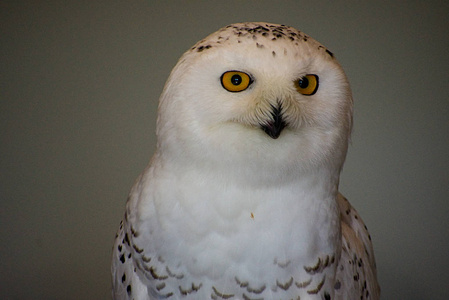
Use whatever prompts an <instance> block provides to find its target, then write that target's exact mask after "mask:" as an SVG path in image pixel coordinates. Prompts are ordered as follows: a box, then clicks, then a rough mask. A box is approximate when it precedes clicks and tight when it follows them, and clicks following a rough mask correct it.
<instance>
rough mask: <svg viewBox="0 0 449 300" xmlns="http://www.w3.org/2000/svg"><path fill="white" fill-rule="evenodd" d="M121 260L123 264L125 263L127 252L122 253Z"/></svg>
mask: <svg viewBox="0 0 449 300" xmlns="http://www.w3.org/2000/svg"><path fill="white" fill-rule="evenodd" d="M120 261H121V262H122V264H124V263H125V254H122V255H120Z"/></svg>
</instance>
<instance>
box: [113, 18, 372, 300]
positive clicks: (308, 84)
mask: <svg viewBox="0 0 449 300" xmlns="http://www.w3.org/2000/svg"><path fill="white" fill-rule="evenodd" d="M352 105H353V101H352V95H351V90H350V87H349V83H348V80H347V78H346V76H345V74H344V72H343V70H342V68H341V67H340V65H339V64H338V62H337V61H336V59H335V58H334V55H333V54H332V52H331V51H329V50H328V49H327V48H325V47H324V46H322V45H321V44H319V43H318V42H317V41H315V40H314V39H312V38H310V37H309V36H307V35H306V34H304V33H302V32H300V31H298V30H296V29H294V28H292V27H288V26H285V25H276V24H269V23H239V24H232V25H229V26H227V27H224V28H222V29H220V30H219V31H217V32H215V33H213V34H211V35H209V36H208V37H207V38H205V39H203V40H201V41H199V42H198V43H197V44H196V45H194V46H193V47H192V48H191V49H189V50H188V51H187V52H186V53H185V54H184V55H183V56H182V57H181V58H180V60H179V62H178V63H177V65H176V66H175V67H174V69H173V71H172V72H171V74H170V77H169V79H168V81H167V83H166V85H165V88H164V90H163V92H162V95H161V98H160V102H159V112H158V120H157V149H156V152H155V154H154V156H153V157H152V159H151V161H150V164H149V166H148V167H147V168H146V169H145V170H144V172H143V173H142V174H141V175H140V177H139V178H138V179H137V181H136V183H135V185H134V187H133V188H132V190H131V192H130V194H129V198H128V201H127V204H126V212H125V216H124V219H123V221H122V223H121V226H120V229H119V231H118V233H117V236H116V241H115V245H114V247H113V260H112V277H113V280H112V281H113V291H112V293H113V298H114V299H136V300H138V299H186V300H187V299H240V300H244V299H266V300H269V299H286V300H289V299H302V300H304V299H326V300H328V299H342V300H343V299H344V300H350V299H378V298H379V286H378V283H377V278H376V267H375V260H374V253H373V248H372V244H371V237H370V235H369V233H368V231H367V229H366V226H365V225H364V223H363V221H362V219H361V218H360V216H359V215H358V214H357V212H356V211H355V210H354V209H353V208H352V206H351V204H350V203H349V202H348V201H347V200H346V199H345V198H344V197H343V196H342V195H341V194H340V193H339V192H338V184H339V177H340V171H341V169H342V166H343V163H344V160H345V156H346V152H347V148H348V140H349V136H350V132H351V127H352Z"/></svg>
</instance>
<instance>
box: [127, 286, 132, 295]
mask: <svg viewBox="0 0 449 300" xmlns="http://www.w3.org/2000/svg"><path fill="white" fill-rule="evenodd" d="M126 292H127V293H128V296H131V285H130V284H128V286H127V287H126Z"/></svg>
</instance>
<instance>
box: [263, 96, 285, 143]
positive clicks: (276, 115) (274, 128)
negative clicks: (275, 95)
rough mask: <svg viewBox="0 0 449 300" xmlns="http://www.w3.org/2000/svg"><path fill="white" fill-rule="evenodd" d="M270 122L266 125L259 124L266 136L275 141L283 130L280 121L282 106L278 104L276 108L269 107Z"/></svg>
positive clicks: (281, 121) (282, 122)
mask: <svg viewBox="0 0 449 300" xmlns="http://www.w3.org/2000/svg"><path fill="white" fill-rule="evenodd" d="M271 107H272V111H271V120H268V121H267V122H266V123H264V124H261V127H262V129H263V131H265V133H266V134H268V135H269V136H270V137H271V138H273V139H277V138H278V137H279V136H280V135H281V132H282V129H284V128H285V125H286V124H285V122H284V120H283V119H282V105H281V104H280V103H279V104H278V105H277V106H273V105H272V106H271Z"/></svg>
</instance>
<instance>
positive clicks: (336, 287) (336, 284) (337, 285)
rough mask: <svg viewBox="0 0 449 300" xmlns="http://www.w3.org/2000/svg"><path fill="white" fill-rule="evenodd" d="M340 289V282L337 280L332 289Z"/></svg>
mask: <svg viewBox="0 0 449 300" xmlns="http://www.w3.org/2000/svg"><path fill="white" fill-rule="evenodd" d="M340 288H341V282H340V281H339V280H337V282H336V283H335V285H334V289H336V290H339V289H340Z"/></svg>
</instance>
